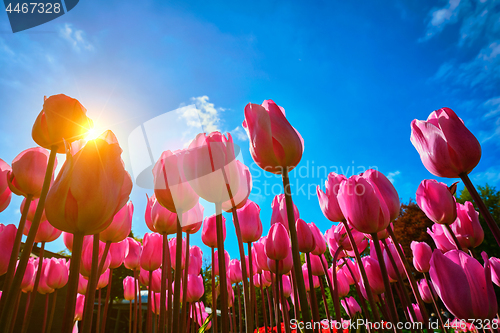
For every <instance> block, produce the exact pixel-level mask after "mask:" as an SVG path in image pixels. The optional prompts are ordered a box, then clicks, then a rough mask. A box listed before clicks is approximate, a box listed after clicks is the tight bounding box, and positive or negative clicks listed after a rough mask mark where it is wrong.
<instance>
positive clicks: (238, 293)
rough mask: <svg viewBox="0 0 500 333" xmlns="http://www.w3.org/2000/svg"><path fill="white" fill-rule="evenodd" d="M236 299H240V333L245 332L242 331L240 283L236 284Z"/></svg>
mask: <svg viewBox="0 0 500 333" xmlns="http://www.w3.org/2000/svg"><path fill="white" fill-rule="evenodd" d="M245 265H246V264H245ZM236 297H238V332H243V331H242V330H241V329H242V327H243V318H242V317H241V291H240V284H239V283H236Z"/></svg>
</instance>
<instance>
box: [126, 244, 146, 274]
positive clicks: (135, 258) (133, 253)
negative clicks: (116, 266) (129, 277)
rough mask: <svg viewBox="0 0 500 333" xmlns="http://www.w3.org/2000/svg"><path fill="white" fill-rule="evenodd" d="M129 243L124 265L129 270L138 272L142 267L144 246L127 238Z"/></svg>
mask: <svg viewBox="0 0 500 333" xmlns="http://www.w3.org/2000/svg"><path fill="white" fill-rule="evenodd" d="M126 240H127V242H128V254H127V255H126V256H125V260H124V262H123V263H124V264H125V267H126V268H127V269H131V270H133V271H134V270H138V269H139V267H140V264H141V263H140V260H141V253H142V246H141V244H140V243H139V242H138V241H136V240H135V239H133V238H131V237H127V238H126Z"/></svg>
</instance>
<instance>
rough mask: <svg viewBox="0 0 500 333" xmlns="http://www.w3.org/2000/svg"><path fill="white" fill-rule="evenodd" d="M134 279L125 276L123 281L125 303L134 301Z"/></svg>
mask: <svg viewBox="0 0 500 333" xmlns="http://www.w3.org/2000/svg"><path fill="white" fill-rule="evenodd" d="M134 281H135V280H134V278H133V277H132V276H127V277H126V278H125V279H123V298H125V299H126V300H127V301H132V300H134V299H135V288H134Z"/></svg>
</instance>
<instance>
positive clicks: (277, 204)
mask: <svg viewBox="0 0 500 333" xmlns="http://www.w3.org/2000/svg"><path fill="white" fill-rule="evenodd" d="M271 208H272V209H273V213H272V215H271V224H275V223H281V224H283V226H284V227H285V228H286V230H287V231H288V214H287V212H286V200H285V195H284V194H283V193H282V194H278V195H277V196H275V197H274V199H273V202H272V203H271ZM299 217H300V214H299V210H298V209H297V206H295V204H293V220H294V221H297V219H298V218H299Z"/></svg>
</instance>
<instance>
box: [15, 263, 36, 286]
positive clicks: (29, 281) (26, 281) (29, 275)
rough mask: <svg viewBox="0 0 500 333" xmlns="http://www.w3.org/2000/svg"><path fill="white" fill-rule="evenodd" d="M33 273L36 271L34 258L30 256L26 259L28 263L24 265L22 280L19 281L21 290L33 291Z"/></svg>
mask: <svg viewBox="0 0 500 333" xmlns="http://www.w3.org/2000/svg"><path fill="white" fill-rule="evenodd" d="M17 264H19V261H18V262H17ZM16 269H17V266H16ZM35 273H36V267H35V259H33V258H30V259H29V260H28V265H27V266H26V271H25V272H24V275H23V280H22V282H21V289H22V291H23V292H25V293H27V292H30V291H33V285H34V283H35V279H34V277H35Z"/></svg>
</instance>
